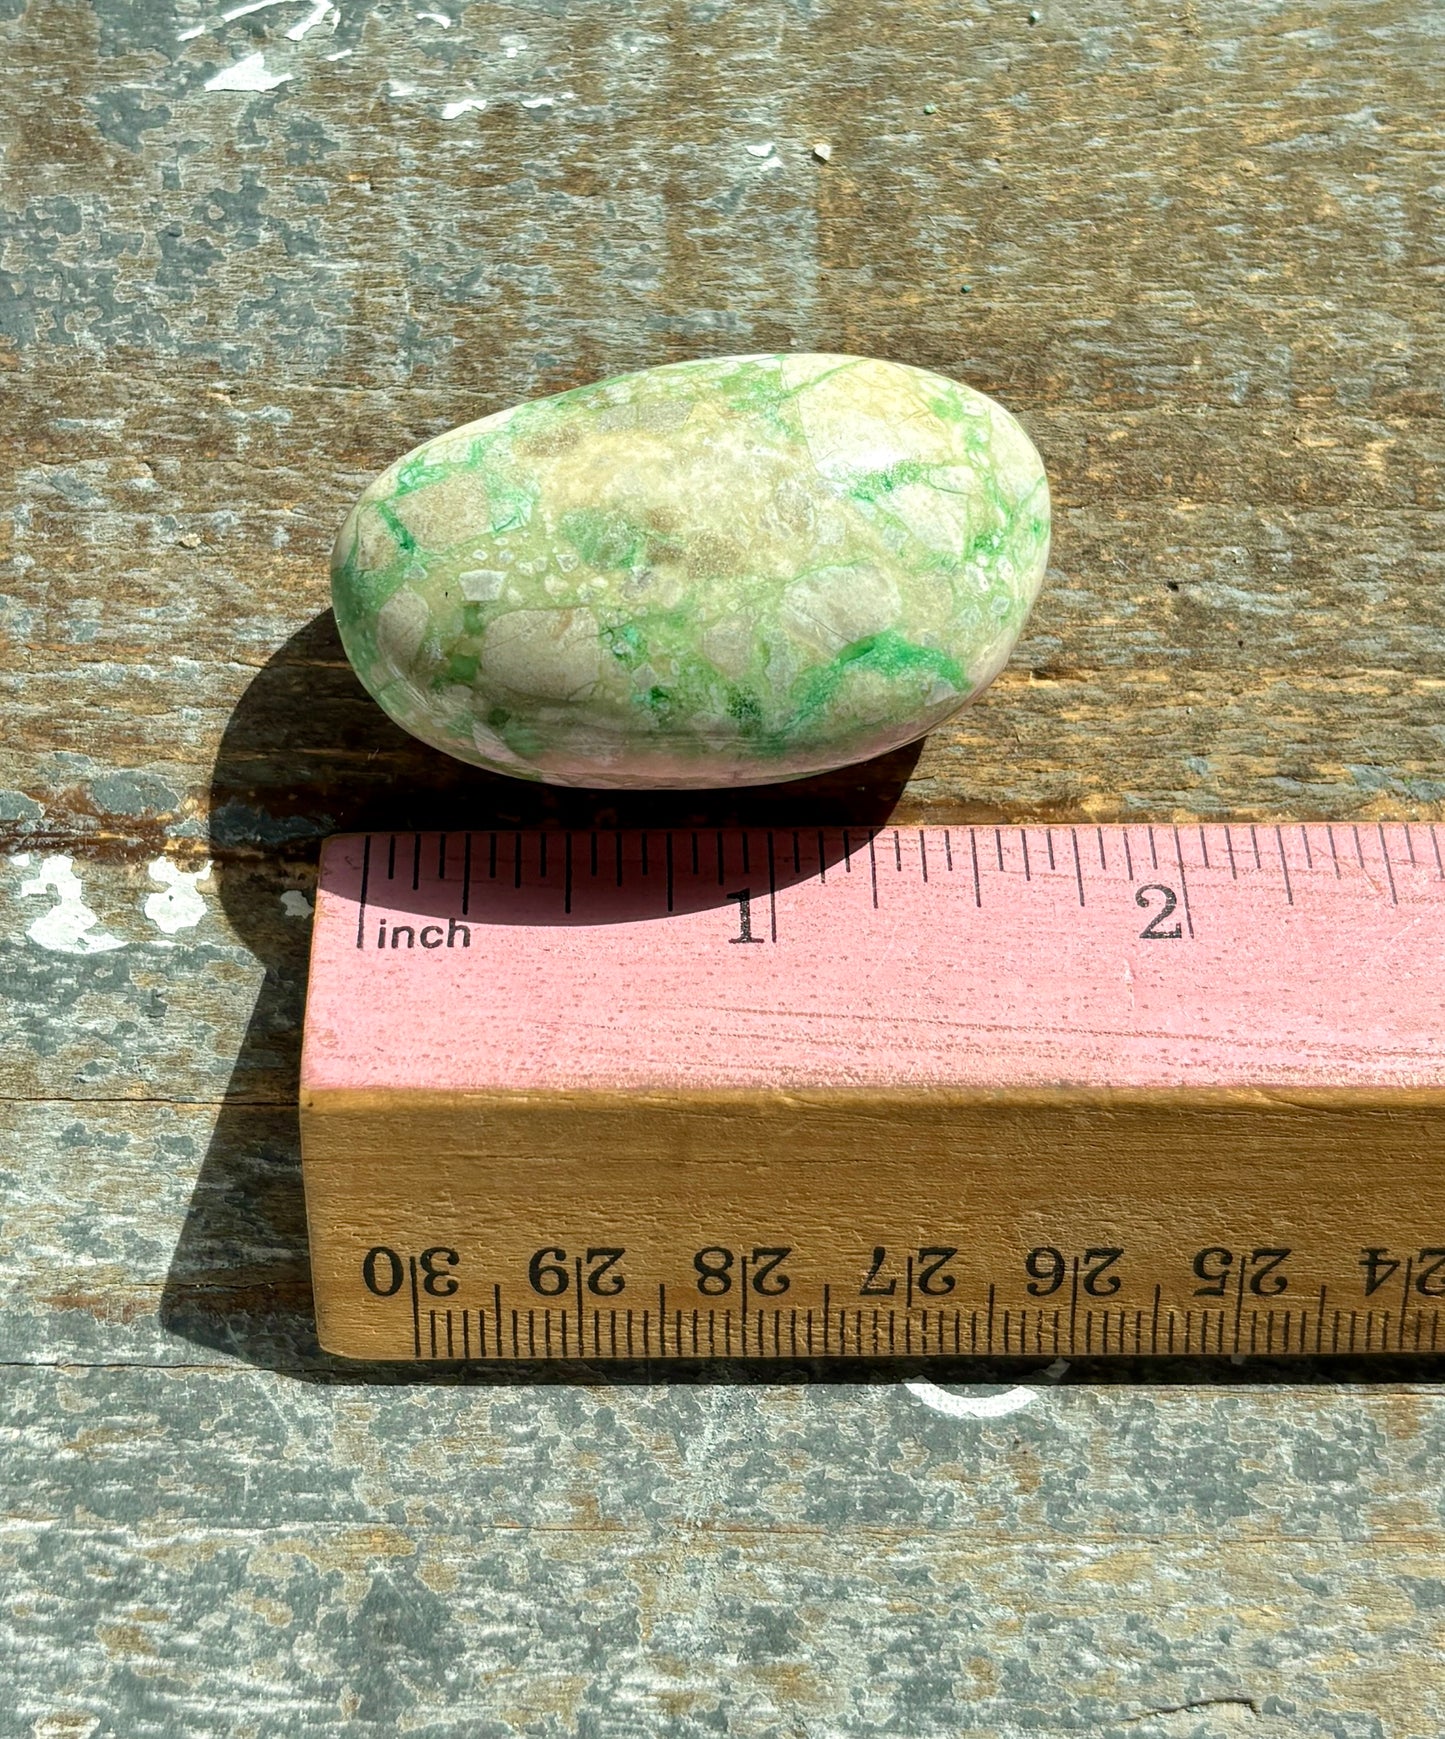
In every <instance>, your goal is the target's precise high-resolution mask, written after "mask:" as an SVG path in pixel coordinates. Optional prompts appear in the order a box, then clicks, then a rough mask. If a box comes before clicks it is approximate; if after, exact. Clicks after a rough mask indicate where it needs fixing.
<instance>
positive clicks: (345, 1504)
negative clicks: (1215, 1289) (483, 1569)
mask: <svg viewBox="0 0 1445 1739" xmlns="http://www.w3.org/2000/svg"><path fill="white" fill-rule="evenodd" d="M114 1350H115V1351H116V1352H117V1353H118V1354H119V1353H121V1352H123V1350H124V1348H123V1344H122V1338H121V1337H120V1336H119V1335H117V1336H116V1337H115V1346H114ZM193 1350H194V1349H193ZM1196 1374H1197V1373H1196ZM3 1380H4V1385H5V1397H6V1398H5V1422H4V1432H5V1434H6V1436H5V1442H6V1445H7V1447H6V1455H5V1458H4V1465H3V1468H0V1493H3V1502H4V1505H5V1513H6V1514H7V1516H9V1517H10V1518H11V1519H12V1521H16V1522H23V1523H25V1524H26V1525H27V1526H31V1525H34V1526H40V1525H42V1524H45V1525H65V1524H68V1523H70V1522H72V1521H74V1520H75V1519H77V1518H79V1517H81V1516H84V1517H85V1518H86V1520H87V1522H88V1524H89V1525H90V1526H93V1527H98V1528H100V1527H125V1528H134V1529H137V1530H144V1528H145V1527H147V1526H163V1527H164V1528H166V1529H172V1530H179V1529H182V1528H186V1527H196V1528H221V1527H231V1528H234V1529H235V1531H236V1532H237V1534H238V1535H247V1534H249V1535H253V1536H259V1535H261V1534H263V1533H264V1532H265V1531H266V1530H267V1529H270V1528H272V1527H274V1526H276V1525H277V1524H278V1523H284V1522H289V1523H290V1524H292V1525H294V1526H297V1527H299V1526H302V1525H315V1526H318V1527H328V1528H331V1527H354V1528H362V1527H384V1526H393V1525H404V1524H406V1523H408V1522H425V1523H426V1524H427V1525H444V1526H446V1527H447V1528H450V1529H453V1530H457V1531H460V1530H463V1529H475V1530H476V1531H477V1532H479V1533H482V1532H486V1531H491V1530H498V1529H506V1528H514V1529H530V1528H536V1529H553V1528H555V1529H573V1530H579V1531H581V1530H586V1529H595V1530H597V1531H598V1532H599V1534H602V1535H604V1536H607V1537H610V1538H611V1539H612V1540H613V1541H614V1542H620V1541H622V1540H624V1539H625V1538H626V1537H627V1536H629V1535H631V1536H636V1535H637V1534H638V1533H639V1532H648V1531H652V1532H660V1531H662V1530H665V1529H666V1528H668V1527H676V1528H680V1529H681V1528H687V1527H692V1526H695V1527H699V1528H708V1529H715V1530H718V1531H719V1532H723V1533H726V1532H729V1531H731V1530H734V1529H736V1530H740V1531H741V1530H753V1531H756V1532H759V1533H762V1532H766V1531H770V1530H771V1531H776V1532H777V1533H778V1534H779V1535H791V1536H794V1537H803V1536H808V1535H817V1534H820V1533H832V1534H841V1533H843V1532H845V1531H850V1530H851V1531H854V1532H855V1533H858V1534H860V1535H868V1536H879V1537H881V1536H886V1535H889V1534H893V1535H896V1536H902V1535H906V1534H908V1533H909V1532H916V1533H918V1534H920V1535H924V1536H929V1537H937V1538H939V1539H944V1538H947V1537H949V1536H952V1537H953V1538H954V1539H955V1540H956V1541H958V1542H960V1543H961V1542H963V1541H966V1540H972V1541H975V1542H977V1543H979V1544H980V1545H982V1544H985V1543H987V1544H990V1545H992V1546H995V1547H997V1546H1002V1545H1006V1544H1008V1542H1010V1541H1014V1540H1021V1539H1032V1540H1038V1541H1040V1542H1043V1543H1045V1544H1049V1545H1052V1546H1055V1547H1057V1546H1068V1545H1076V1544H1082V1543H1086V1542H1087V1543H1093V1544H1095V1545H1109V1544H1119V1543H1129V1542H1132V1543H1134V1544H1135V1545H1147V1544H1149V1543H1150V1542H1160V1543H1163V1542H1168V1543H1169V1544H1170V1545H1171V1546H1177V1547H1183V1546H1205V1547H1209V1546H1214V1545H1220V1546H1240V1545H1249V1544H1251V1543H1255V1544H1259V1543H1262V1542H1264V1541H1266V1540H1270V1541H1275V1542H1277V1543H1279V1544H1280V1545H1281V1546H1283V1545H1285V1544H1288V1543H1291V1542H1293V1543H1295V1544H1305V1545H1313V1546H1316V1547H1319V1548H1321V1549H1323V1548H1325V1547H1326V1546H1328V1545H1329V1544H1331V1543H1334V1544H1335V1545H1342V1546H1345V1547H1353V1548H1358V1549H1360V1550H1361V1551H1363V1550H1364V1549H1365V1547H1366V1543H1367V1542H1375V1541H1378V1542H1379V1543H1380V1544H1381V1545H1395V1546H1402V1547H1408V1548H1409V1549H1410V1550H1411V1551H1429V1550H1438V1548H1439V1533H1440V1527H1441V1521H1442V1511H1445V1481H1442V1477H1441V1473H1440V1464H1439V1451H1440V1448H1441V1444H1442V1439H1445V1395H1442V1393H1441V1392H1440V1390H1439V1389H1438V1388H1423V1389H1422V1388H1420V1387H1416V1386H1407V1385H1404V1384H1400V1385H1390V1384H1378V1385H1360V1386H1356V1387H1354V1388H1353V1389H1347V1390H1346V1391H1344V1392H1337V1391H1335V1390H1333V1389H1332V1388H1330V1387H1328V1386H1319V1387H1315V1386H1301V1387H1293V1386H1284V1387H1278V1388H1274V1389H1268V1388H1265V1387H1263V1386H1261V1385H1259V1384H1257V1383H1248V1382H1241V1384H1240V1385H1239V1386H1237V1387H1236V1386H1231V1385H1230V1384H1229V1383H1223V1382H1221V1383H1218V1384H1210V1383H1208V1382H1198V1383H1189V1382H1183V1383H1165V1384H1161V1385H1159V1386H1157V1387H1150V1386H1147V1385H1146V1386H1137V1385H1134V1386H1122V1387H1110V1386H1107V1385H1105V1386H1100V1387H1088V1386H1072V1385H1071V1384H1070V1383H1068V1382H1067V1381H1066V1382H1065V1383H1064V1384H1063V1385H1062V1386H1053V1385H1051V1383H1050V1381H1049V1380H1048V1379H1047V1378H1043V1379H1040V1378H1039V1377H1038V1376H1037V1374H1035V1380H1034V1382H1033V1384H1032V1394H1033V1399H1032V1400H1029V1401H1027V1402H1026V1404H1024V1405H1023V1406H1022V1407H1021V1408H1020V1409H1019V1410H1017V1411H1015V1412H1012V1413H1010V1414H1009V1415H1008V1416H1007V1417H1006V1418H999V1419H989V1418H975V1419H968V1418H964V1419H959V1418H950V1417H947V1416H945V1415H943V1414H941V1413H939V1412H937V1411H935V1410H934V1409H932V1408H931V1407H929V1406H928V1405H926V1404H925V1403H924V1402H923V1401H921V1400H920V1399H918V1398H917V1396H915V1395H914V1394H913V1393H911V1392H910V1391H908V1390H907V1389H905V1388H904V1387H903V1386H902V1385H901V1384H900V1383H898V1382H896V1381H881V1380H877V1379H875V1380H873V1381H871V1382H859V1381H856V1380H837V1381H831V1382H827V1383H817V1384H800V1383H793V1382H787V1381H778V1380H777V1379H776V1378H773V1379H771V1380H768V1381H763V1382H757V1383H754V1384H750V1385H747V1386H742V1387H739V1386H738V1385H737V1384H736V1383H735V1382H732V1381H717V1380H713V1381H704V1382H688V1383H680V1384H646V1383H638V1382H621V1383H619V1382H610V1383H598V1384H596V1385H592V1386H588V1385H582V1384H579V1383H577V1382H575V1381H567V1382H557V1381H552V1382H545V1383H536V1382H526V1381H518V1380H517V1379H516V1378H515V1376H507V1375H502V1376H499V1377H498V1378H497V1379H496V1380H495V1381H492V1380H483V1381H477V1380H475V1378H474V1379H473V1380H471V1381H466V1380H463V1379H462V1378H461V1377H460V1376H459V1375H458V1374H457V1373H451V1374H450V1375H449V1376H445V1377H442V1378H440V1379H437V1380H433V1381H431V1382H429V1383H427V1384H426V1385H425V1386H423V1387H418V1386H417V1385H416V1384H415V1383H414V1382H408V1381H405V1380H402V1379H401V1378H400V1377H399V1375H398V1373H397V1372H396V1370H395V1369H394V1368H393V1369H392V1370H390V1371H389V1372H383V1371H382V1370H380V1369H379V1368H378V1369H377V1370H375V1371H373V1370H371V1369H370V1368H368V1367H359V1368H357V1370H356V1371H355V1372H354V1373H349V1372H348V1371H347V1370H346V1369H345V1368H342V1369H335V1368H333V1369H332V1370H331V1371H330V1372H329V1374H328V1373H326V1372H322V1371H316V1372H313V1373H312V1374H311V1376H310V1377H309V1379H308V1380H304V1381H296V1380H284V1381H280V1382H278V1381H276V1380H275V1378H274V1377H273V1376H272V1375H271V1374H270V1373H268V1372H263V1371H257V1370H254V1369H247V1368H244V1367H240V1366H234V1365H233V1366H230V1367H227V1366H226V1365H224V1364H223V1363H221V1362H219V1361H217V1362H214V1363H212V1364H211V1365H209V1366H204V1365H202V1366H197V1365H194V1364H193V1365H175V1366H172V1367H171V1368H164V1367H160V1366H156V1367H150V1368H147V1367H142V1366H127V1365H126V1364H125V1363H124V1362H123V1361H121V1360H117V1362H116V1363H113V1364H95V1365H90V1366H86V1365H84V1364H79V1363H78V1364H74V1365H69V1366H63V1367H58V1368H57V1367H52V1368H46V1367H44V1366H41V1365H38V1364H37V1365H32V1366H30V1367H28V1368H26V1367H23V1366H15V1365H7V1367H6V1368H5V1374H4V1379H3ZM959 1392H960V1393H962V1394H965V1395H969V1394H972V1395H979V1394H982V1393H987V1392H990V1391H988V1390H987V1389H985V1388H980V1387H978V1386H970V1385H967V1384H965V1385H961V1386H959ZM993 1392H996V1390H995V1391H993ZM198 1438H200V1439H203V1453H198V1454H190V1453H188V1447H189V1446H193V1445H195V1444H196V1442H197V1439H198ZM160 1478H163V1481H164V1488H163V1490H158V1489H157V1481H158V1479H160Z"/></svg>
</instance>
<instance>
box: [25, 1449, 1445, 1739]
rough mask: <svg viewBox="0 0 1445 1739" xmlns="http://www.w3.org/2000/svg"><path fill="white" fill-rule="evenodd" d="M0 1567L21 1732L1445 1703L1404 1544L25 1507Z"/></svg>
mask: <svg viewBox="0 0 1445 1739" xmlns="http://www.w3.org/2000/svg"><path fill="white" fill-rule="evenodd" d="M445 1466H446V1455H445V1450H444V1449H443V1448H442V1446H441V1445H438V1454H437V1458H436V1469H437V1475H438V1477H444V1472H443V1470H444V1469H445ZM278 1495H279V1493H278ZM0 1562H3V1563H4V1566H5V1573H6V1580H7V1583H8V1584H9V1586H10V1588H11V1589H12V1590H15V1591H16V1592H14V1593H12V1595H11V1599H10V1601H9V1603H8V1612H7V1613H6V1623H5V1627H4V1628H5V1630H6V1632H7V1633H8V1634H7V1637H6V1640H7V1643H8V1644H9V1648H10V1650H11V1651H13V1652H12V1661H13V1663H14V1664H13V1665H12V1667H11V1668H10V1671H9V1675H8V1676H9V1688H10V1706H11V1708H12V1709H13V1710H14V1712H15V1717H16V1726H15V1728H14V1730H15V1731H17V1732H19V1731H22V1730H23V1731H27V1732H32V1731H33V1732H39V1733H43V1734H47V1735H50V1734H70V1733H89V1734H94V1735H101V1734H104V1735H106V1736H109V1735H111V1734H115V1733H125V1734H127V1735H131V1736H133V1739H148V1736H151V1735H154V1736H156V1739H169V1736H170V1735H172V1734H174V1733H175V1732H176V1731H177V1730H178V1729H184V1730H185V1731H187V1732H196V1731H202V1732H221V1731H230V1732H237V1731H239V1732H248V1731H249V1732H264V1733H266V1734H268V1735H269V1734H276V1735H298V1736H299V1735H301V1734H305V1733H314V1732H318V1731H336V1732H347V1733H357V1734H367V1733H380V1732H384V1731H390V1732H396V1731H413V1732H416V1731H421V1732H426V1733H428V1734H435V1735H438V1736H439V1739H440V1736H443V1735H458V1736H460V1735H463V1734H465V1735H467V1736H468V1739H474V1736H476V1735H488V1736H491V1735H496V1736H497V1739H502V1736H504V1735H510V1734H514V1733H518V1732H525V1733H533V1734H537V1735H549V1736H550V1735H557V1736H560V1735H562V1734H571V1733H582V1734H588V1735H597V1736H598V1739H621V1736H622V1735H632V1734H636V1733H639V1732H647V1733H650V1734H657V1735H661V1736H664V1739H700V1736H701V1735H704V1734H712V1733H716V1732H718V1731H720V1730H721V1731H726V1732H728V1733H733V1734H739V1735H747V1736H748V1739H764V1736H766V1739H783V1736H784V1735H791V1734H796V1733H815V1732H816V1733H829V1734H838V1735H842V1736H849V1739H851V1736H854V1735H856V1736H859V1739H861V1736H862V1735H865V1734H867V1735H871V1734H876V1733H879V1732H906V1733H909V1734H913V1735H917V1736H918V1739H935V1736H937V1739H942V1736H943V1735H955V1734H958V1733H969V1732H978V1733H989V1734H998V1735H1000V1736H1001V1739H1022V1736H1023V1735H1027V1734H1035V1733H1038V1732H1040V1731H1044V1732H1089V1733H1095V1734H1098V1735H1100V1739H1131V1736H1132V1739H1177V1736H1178V1735H1184V1734H1187V1735H1189V1736H1190V1739H1222V1736H1224V1735H1229V1734H1235V1733H1246V1732H1248V1733H1255V1732H1260V1733H1266V1732H1274V1731H1278V1732H1281V1733H1290V1732H1317V1733H1343V1734H1371V1733H1384V1732H1389V1733H1391V1734H1396V1733H1398V1734H1401V1735H1408V1736H1409V1739H1428V1736H1429V1735H1430V1734H1432V1733H1434V1732H1437V1731H1438V1730H1439V1725H1440V1721H1441V1718H1442V1715H1445V1704H1442V1701H1441V1691H1440V1685H1441V1665H1442V1662H1441V1638H1440V1629H1439V1620H1438V1612H1439V1605H1440V1595H1439V1590H1440V1588H1441V1586H1442V1581H1441V1574H1440V1573H1441V1568H1442V1564H1441V1558H1440V1556H1439V1554H1438V1552H1436V1551H1434V1550H1431V1549H1422V1548H1418V1547H1411V1546H1407V1545H1404V1544H1399V1543H1394V1542H1390V1543H1381V1544H1380V1545H1378V1546H1377V1547H1376V1548H1375V1549H1374V1550H1372V1551H1371V1552H1369V1553H1365V1554H1357V1555H1353V1556H1349V1557H1343V1558H1342V1557H1341V1556H1340V1555H1339V1554H1338V1553H1337V1552H1334V1551H1331V1550H1330V1549H1328V1548H1325V1547H1321V1546H1318V1545H1313V1544H1309V1543H1301V1542H1284V1541H1279V1540H1274V1539H1271V1540H1269V1541H1267V1542H1264V1541H1259V1542H1255V1541H1250V1542H1245V1543H1241V1544H1235V1545H1218V1546H1209V1545H1202V1544H1201V1545H1196V1546H1191V1547H1187V1548H1174V1549H1167V1548H1166V1549H1163V1550H1161V1549H1159V1548H1157V1547H1156V1548H1154V1549H1153V1550H1152V1551H1151V1550H1149V1549H1148V1548H1142V1547H1140V1546H1138V1545H1134V1544H1129V1545H1095V1544H1078V1545H1069V1544H1050V1545H1040V1544H1031V1545H1030V1546H1029V1547H1027V1548H1020V1547H1019V1546H1017V1545H1013V1544H996V1543H994V1542H992V1541H990V1540H987V1539H983V1540H979V1539H976V1538H973V1537H971V1536H970V1535H969V1534H968V1533H960V1534H954V1533H950V1532H943V1533H939V1534H937V1535H935V1536H933V1537H930V1538H928V1539H921V1538H919V1537H917V1536H916V1535H915V1534H912V1533H911V1531H910V1533H909V1534H906V1535H904V1536H903V1537H901V1538H900V1537H898V1536H896V1535H891V1534H888V1533H881V1534H875V1535H871V1536H867V1537H866V1544H865V1543H864V1542H863V1541H862V1540H859V1541H857V1542H856V1543H855V1542H849V1543H845V1542H844V1541H842V1540H839V1539H836V1538H832V1537H830V1536H829V1534H828V1532H827V1531H826V1530H825V1529H818V1530H814V1531H810V1532H807V1533H803V1534H796V1533H791V1532H788V1531H773V1530H768V1531H767V1532H765V1533H760V1532H758V1531H756V1530H754V1529H751V1528H749V1527H747V1526H746V1525H743V1526H738V1527H731V1528H729V1527H724V1528H718V1527H710V1526H707V1525H705V1524H699V1523H698V1522H696V1521H689V1523H688V1524H687V1525H685V1526H683V1527H681V1528H678V1529H674V1528H670V1527H663V1528H660V1529H651V1528H649V1527H648V1526H647V1525H646V1524H645V1523H643V1524H634V1526H633V1527H632V1528H631V1529H629V1530H627V1531H625V1532H621V1533H620V1534H619V1533H618V1532H615V1531H610V1530H606V1529H602V1530H598V1529H596V1528H592V1527H583V1528H580V1529H553V1528H548V1527H536V1526H524V1527H520V1528H516V1527H514V1528H505V1529H494V1530H485V1531H482V1532H474V1531H471V1530H466V1531H457V1530H453V1529H452V1528H450V1527H449V1526H448V1525H447V1523H446V1522H445V1521H444V1520H439V1521H436V1522H433V1523H431V1524H430V1525H427V1524H425V1523H407V1522H395V1523H390V1524H383V1525H379V1526H377V1525H373V1526H341V1527H318V1526H311V1527H297V1526H286V1525H284V1524H283V1525H281V1526H274V1527H268V1528H263V1529H260V1530H257V1531H252V1532H246V1531H240V1530H237V1529H234V1528H230V1527H225V1526H221V1527H207V1526H186V1527H180V1528H177V1527H175V1526H173V1525H168V1524H167V1523H165V1522H164V1521H161V1520H157V1521H156V1522H153V1523H151V1524H150V1525H148V1526H144V1527H125V1526H114V1525H112V1526H106V1525H103V1524H96V1523H94V1522H89V1523H86V1524H83V1525H80V1526H73V1527H71V1528H68V1529H66V1530H64V1531H63V1532H62V1531H61V1530H58V1529H56V1528H54V1527H46V1526H43V1525H40V1526H36V1525H30V1524H15V1525H12V1526H11V1527H10V1528H9V1529H8V1530H7V1531H6V1534H5V1538H4V1541H3V1543H0ZM860 1567H861V1568H862V1569H863V1571H864V1576H865V1578H866V1579H865V1580H864V1581H862V1582H860V1576H859V1571H860ZM1377 1711H1383V1712H1384V1714H1385V1717H1386V1720H1387V1721H1388V1725H1386V1724H1385V1722H1384V1721H1382V1720H1381V1718H1380V1715H1379V1714H1377Z"/></svg>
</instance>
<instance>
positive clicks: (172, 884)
mask: <svg viewBox="0 0 1445 1739" xmlns="http://www.w3.org/2000/svg"><path fill="white" fill-rule="evenodd" d="M150 878H151V880H152V881H153V882H163V883H165V889H164V892H162V893H159V894H147V896H146V901H145V907H144V910H145V915H146V917H148V918H149V919H150V921H151V923H153V924H154V925H155V927H156V929H158V930H162V931H164V932H165V934H166V935H167V936H174V935H175V933H176V931H177V930H194V929H195V927H196V925H197V924H199V923H200V921H201V919H202V918H204V917H205V915H206V902H205V900H204V899H203V898H202V897H201V894H200V891H199V889H198V888H197V887H196V883H197V882H204V881H209V880H210V878H211V866H210V864H209V863H205V864H202V865H201V867H200V869H198V870H183V869H177V868H176V866H175V865H174V864H173V863H172V862H171V860H170V859H169V858H168V857H158V858H156V860H155V861H154V862H153V863H152V864H151V866H150Z"/></svg>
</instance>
